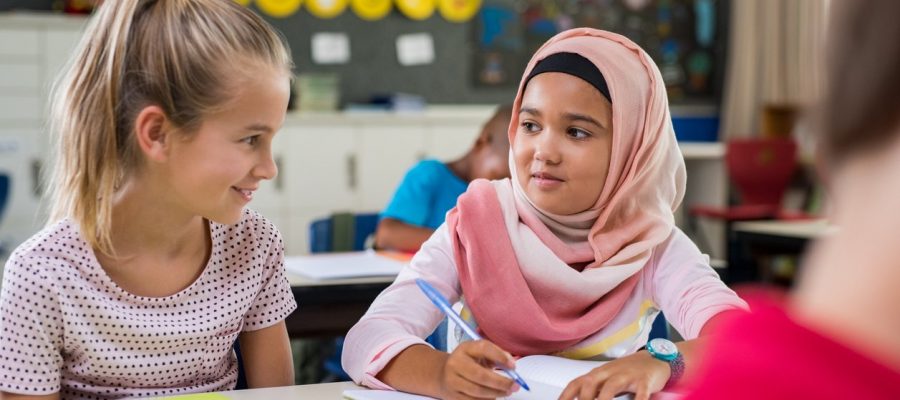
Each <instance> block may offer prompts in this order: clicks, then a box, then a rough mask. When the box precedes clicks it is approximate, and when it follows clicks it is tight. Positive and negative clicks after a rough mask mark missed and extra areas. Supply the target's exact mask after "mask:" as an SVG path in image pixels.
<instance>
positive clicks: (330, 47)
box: [312, 32, 350, 64]
mask: <svg viewBox="0 0 900 400" xmlns="http://www.w3.org/2000/svg"><path fill="white" fill-rule="evenodd" d="M312 59H313V62H314V63H316V64H346V63H347V62H348V61H350V38H349V37H348V36H347V34H346V33H327V32H319V33H314V34H313V35H312Z"/></svg>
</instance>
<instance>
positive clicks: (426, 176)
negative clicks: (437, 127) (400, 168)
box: [381, 160, 469, 229]
mask: <svg viewBox="0 0 900 400" xmlns="http://www.w3.org/2000/svg"><path fill="white" fill-rule="evenodd" d="M468 187H469V183H468V182H466V181H464V180H462V179H460V178H459V177H458V176H456V175H454V174H453V172H452V171H450V169H449V168H447V166H446V165H444V163H442V162H440V161H437V160H423V161H420V162H419V163H418V164H416V165H415V166H413V167H412V168H411V169H410V170H409V171H408V172H407V173H406V176H404V177H403V181H401V182H400V186H399V187H397V191H396V192H395V193H394V197H393V198H392V199H391V202H390V203H388V206H387V208H385V209H384V211H383V212H382V213H381V216H382V218H394V219H397V220H400V221H403V222H405V223H407V224H410V225H415V226H422V227H426V228H431V229H437V228H438V227H439V226H441V224H443V223H444V218H445V217H446V214H447V211H450V209H452V208H453V207H456V198H457V197H459V195H461V194H463V192H465V191H466V188H468Z"/></svg>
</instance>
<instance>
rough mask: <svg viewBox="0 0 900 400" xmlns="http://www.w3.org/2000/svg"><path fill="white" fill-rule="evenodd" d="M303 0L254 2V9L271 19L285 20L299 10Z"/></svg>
mask: <svg viewBox="0 0 900 400" xmlns="http://www.w3.org/2000/svg"><path fill="white" fill-rule="evenodd" d="M302 4H303V0H256V8H258V9H259V11H262V12H263V13H265V14H267V15H269V16H270V17H273V18H286V17H289V16H291V15H294V13H296V12H297V10H298V9H300V5H302Z"/></svg>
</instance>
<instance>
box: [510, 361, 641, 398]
mask: <svg viewBox="0 0 900 400" xmlns="http://www.w3.org/2000/svg"><path fill="white" fill-rule="evenodd" d="M601 365H603V362H601V361H581V360H570V359H567V358H562V357H553V356H528V357H523V358H521V359H519V360H518V361H516V372H518V373H519V375H521V376H522V379H525V382H526V383H528V386H529V387H531V391H525V390H519V391H518V392H516V393H513V395H512V396H510V397H507V399H509V400H539V399H541V400H544V399H556V398H559V395H560V394H562V391H563V389H565V388H566V386H567V385H568V384H569V382H571V381H572V380H573V379H575V378H577V377H579V376H582V375H584V374H586V373H588V372H590V371H591V370H592V369H594V368H597V367H599V366H601ZM631 398H632V397H631V396H630V395H623V396H619V397H616V399H620V400H624V399H631Z"/></svg>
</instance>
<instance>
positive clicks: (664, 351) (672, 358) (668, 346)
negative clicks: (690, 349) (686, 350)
mask: <svg viewBox="0 0 900 400" xmlns="http://www.w3.org/2000/svg"><path fill="white" fill-rule="evenodd" d="M647 352H648V353H650V355H651V356H653V358H656V359H657V360H662V361H665V362H667V363H669V368H671V370H672V373H671V375H669V381H668V382H667V383H666V387H671V386H672V385H674V384H675V383H677V382H678V380H679V379H681V376H682V375H684V357H682V356H681V353H679V352H678V347H677V346H675V343H672V342H671V341H669V340H667V339H662V338H656V339H653V340H651V341H650V342H648V343H647Z"/></svg>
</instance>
